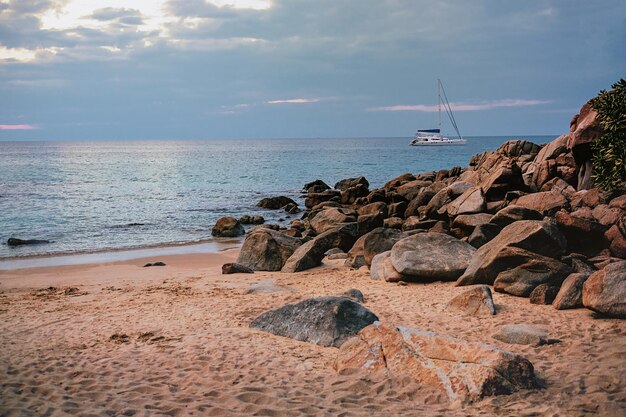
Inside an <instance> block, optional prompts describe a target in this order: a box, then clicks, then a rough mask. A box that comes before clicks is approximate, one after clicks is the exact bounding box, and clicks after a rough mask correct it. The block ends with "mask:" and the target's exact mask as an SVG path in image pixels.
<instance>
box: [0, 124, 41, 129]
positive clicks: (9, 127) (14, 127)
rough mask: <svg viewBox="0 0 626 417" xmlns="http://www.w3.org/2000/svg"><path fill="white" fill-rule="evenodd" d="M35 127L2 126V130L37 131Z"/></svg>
mask: <svg viewBox="0 0 626 417" xmlns="http://www.w3.org/2000/svg"><path fill="white" fill-rule="evenodd" d="M35 129H37V127H35V126H33V125H0V130H35Z"/></svg>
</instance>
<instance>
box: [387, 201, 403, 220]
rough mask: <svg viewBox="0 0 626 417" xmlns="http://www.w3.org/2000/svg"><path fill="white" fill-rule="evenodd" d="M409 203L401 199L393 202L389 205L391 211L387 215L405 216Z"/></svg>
mask: <svg viewBox="0 0 626 417" xmlns="http://www.w3.org/2000/svg"><path fill="white" fill-rule="evenodd" d="M407 206H408V204H407V203H406V202H404V201H400V202H398V203H393V204H390V205H389V211H388V213H387V215H388V216H389V217H400V218H404V213H405V212H406V208H407Z"/></svg>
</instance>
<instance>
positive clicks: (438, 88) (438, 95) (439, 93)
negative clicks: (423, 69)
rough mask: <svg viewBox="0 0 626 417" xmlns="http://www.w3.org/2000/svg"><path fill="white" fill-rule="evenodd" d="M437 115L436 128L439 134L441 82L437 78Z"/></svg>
mask: <svg viewBox="0 0 626 417" xmlns="http://www.w3.org/2000/svg"><path fill="white" fill-rule="evenodd" d="M437 113H439V116H438V118H437V120H438V124H437V127H438V128H439V133H440V134H441V80H440V79H439V78H437Z"/></svg>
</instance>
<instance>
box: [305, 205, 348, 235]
mask: <svg viewBox="0 0 626 417" xmlns="http://www.w3.org/2000/svg"><path fill="white" fill-rule="evenodd" d="M356 219H357V217H356V216H355V215H353V214H352V213H350V212H346V211H345V210H344V209H341V208H336V207H329V208H326V209H324V210H322V211H320V212H319V213H317V214H316V215H315V217H313V218H312V219H310V220H309V224H310V225H311V229H313V230H315V232H316V233H324V232H325V231H327V230H329V229H332V228H334V227H335V226H337V225H338V224H340V223H352V222H355V221H356Z"/></svg>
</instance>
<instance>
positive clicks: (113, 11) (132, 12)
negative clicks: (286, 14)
mask: <svg viewBox="0 0 626 417" xmlns="http://www.w3.org/2000/svg"><path fill="white" fill-rule="evenodd" d="M86 18H89V19H94V20H99V21H102V22H105V21H119V22H120V23H124V24H127V25H141V24H142V23H143V16H142V14H141V12H140V11H139V10H137V9H124V8H115V7H106V8H103V9H98V10H95V11H94V12H93V13H92V14H91V15H90V16H86Z"/></svg>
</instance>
